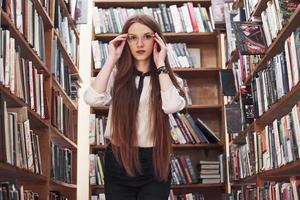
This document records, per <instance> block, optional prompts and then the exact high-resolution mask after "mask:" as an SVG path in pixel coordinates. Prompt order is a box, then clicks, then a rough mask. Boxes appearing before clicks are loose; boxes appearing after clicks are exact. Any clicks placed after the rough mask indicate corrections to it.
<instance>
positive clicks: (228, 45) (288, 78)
mask: <svg viewBox="0 0 300 200" xmlns="http://www.w3.org/2000/svg"><path fill="white" fill-rule="evenodd" d="M0 7H1V10H0V22H1V28H0V40H1V42H0V200H77V199H78V200H105V195H104V184H105V183H104V173H103V168H104V150H105V148H106V147H107V145H108V140H107V139H106V138H105V137H104V131H105V128H106V125H107V120H108V113H109V105H101V106H98V105H97V106H90V105H88V104H87V103H86V102H85V101H84V92H85V91H86V90H87V89H88V88H89V87H90V82H91V80H92V78H93V77H95V76H96V75H97V74H98V73H99V72H100V71H101V70H102V67H103V65H104V63H105V60H106V58H107V55H108V42H109V41H110V40H111V39H113V38H115V37H116V36H117V35H118V34H119V33H120V32H121V29H122V26H123V24H124V22H125V19H126V18H128V17H129V16H131V15H134V14H137V13H145V14H148V15H151V16H152V17H153V18H154V19H155V20H156V21H157V23H158V24H159V25H160V27H161V29H162V32H163V35H164V37H165V38H166V41H167V49H168V59H169V60H168V61H169V63H170V67H171V68H172V71H173V72H174V73H175V74H176V76H178V77H180V78H181V79H182V80H183V83H182V89H183V92H184V95H185V101H186V107H185V108H184V109H182V110H181V111H179V112H176V113H171V114H168V116H167V117H168V122H169V124H170V136H171V138H172V142H173V143H172V149H173V152H172V155H171V161H170V171H171V175H172V176H171V189H170V195H169V199H168V200H185V199H197V200H198V199H199V200H267V199H268V200H299V199H300V83H299V81H300V20H299V19H300V1H299V0H293V1H290V0H189V1H188V0H139V1H134V0H0ZM80 15H81V17H78V16H80ZM138 40H139V39H138ZM143 40H145V38H143ZM129 120H130V119H129ZM153 200H155V199H153Z"/></svg>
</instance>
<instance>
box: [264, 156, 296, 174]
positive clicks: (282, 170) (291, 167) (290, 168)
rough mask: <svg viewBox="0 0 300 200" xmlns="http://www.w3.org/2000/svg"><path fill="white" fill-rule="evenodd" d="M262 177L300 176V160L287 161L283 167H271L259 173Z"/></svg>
mask: <svg viewBox="0 0 300 200" xmlns="http://www.w3.org/2000/svg"><path fill="white" fill-rule="evenodd" d="M259 175H260V176H261V177H262V178H272V177H279V178H280V177H291V176H296V177H300V160H296V161H293V162H291V163H287V164H285V165H283V166H281V167H278V168H275V169H270V170H268V171H265V172H261V173H259Z"/></svg>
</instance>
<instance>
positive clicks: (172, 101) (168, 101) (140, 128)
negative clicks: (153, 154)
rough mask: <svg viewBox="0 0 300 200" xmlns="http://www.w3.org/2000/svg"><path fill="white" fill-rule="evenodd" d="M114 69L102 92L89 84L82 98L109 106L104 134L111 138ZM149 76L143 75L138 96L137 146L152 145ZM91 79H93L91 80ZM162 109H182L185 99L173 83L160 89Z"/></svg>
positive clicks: (178, 79) (179, 82)
mask: <svg viewBox="0 0 300 200" xmlns="http://www.w3.org/2000/svg"><path fill="white" fill-rule="evenodd" d="M115 74H116V70H113V72H112V73H111V75H110V78H109V80H108V84H107V89H106V91H105V92H103V93H98V92H96V91H95V90H94V89H93V88H92V87H91V86H90V87H89V88H88V89H87V90H86V91H85V93H84V100H85V102H86V103H87V104H89V105H91V106H94V107H96V106H104V105H110V106H109V113H108V119H107V124H106V129H105V133H104V136H105V137H106V138H108V139H110V138H111V132H110V123H111V110H112V106H111V100H112V96H111V95H112V94H111V90H112V88H113V83H114V78H115ZM139 79H140V76H136V78H135V83H136V87H138V83H139ZM150 79H151V78H150V76H145V78H144V84H143V89H142V93H141V96H140V102H139V108H138V113H137V115H138V116H137V120H138V121H137V135H138V146H139V147H153V140H152V139H151V137H150V128H149V127H150V120H147V119H150V116H149V115H150V111H149V104H150V102H149V99H150V92H151V84H150ZM176 79H177V82H178V84H179V86H180V87H183V81H182V79H180V78H179V77H176ZM92 81H93V80H92ZM161 98H162V109H163V111H164V112H165V113H166V114H170V113H174V112H177V111H180V110H182V109H183V108H184V107H185V105H186V102H185V99H184V98H183V97H182V96H180V95H179V93H178V90H177V89H176V87H175V86H174V85H172V86H171V87H170V88H168V89H167V90H166V91H161Z"/></svg>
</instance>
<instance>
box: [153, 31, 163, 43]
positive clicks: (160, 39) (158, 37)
mask: <svg viewBox="0 0 300 200" xmlns="http://www.w3.org/2000/svg"><path fill="white" fill-rule="evenodd" d="M154 36H155V37H154V38H157V39H158V40H159V41H161V42H162V43H165V42H164V41H163V39H162V38H161V37H160V36H159V35H158V33H155V34H154Z"/></svg>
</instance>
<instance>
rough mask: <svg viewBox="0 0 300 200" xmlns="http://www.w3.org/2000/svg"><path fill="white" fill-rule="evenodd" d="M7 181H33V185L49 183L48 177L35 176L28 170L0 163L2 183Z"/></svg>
mask: <svg viewBox="0 0 300 200" xmlns="http://www.w3.org/2000/svg"><path fill="white" fill-rule="evenodd" d="M6 179H19V180H22V181H32V182H33V183H41V182H46V181H47V177H46V176H44V175H40V174H35V173H33V172H31V171H29V170H27V169H23V168H19V167H16V166H12V165H10V164H6V163H2V162H0V181H1V180H6Z"/></svg>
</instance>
